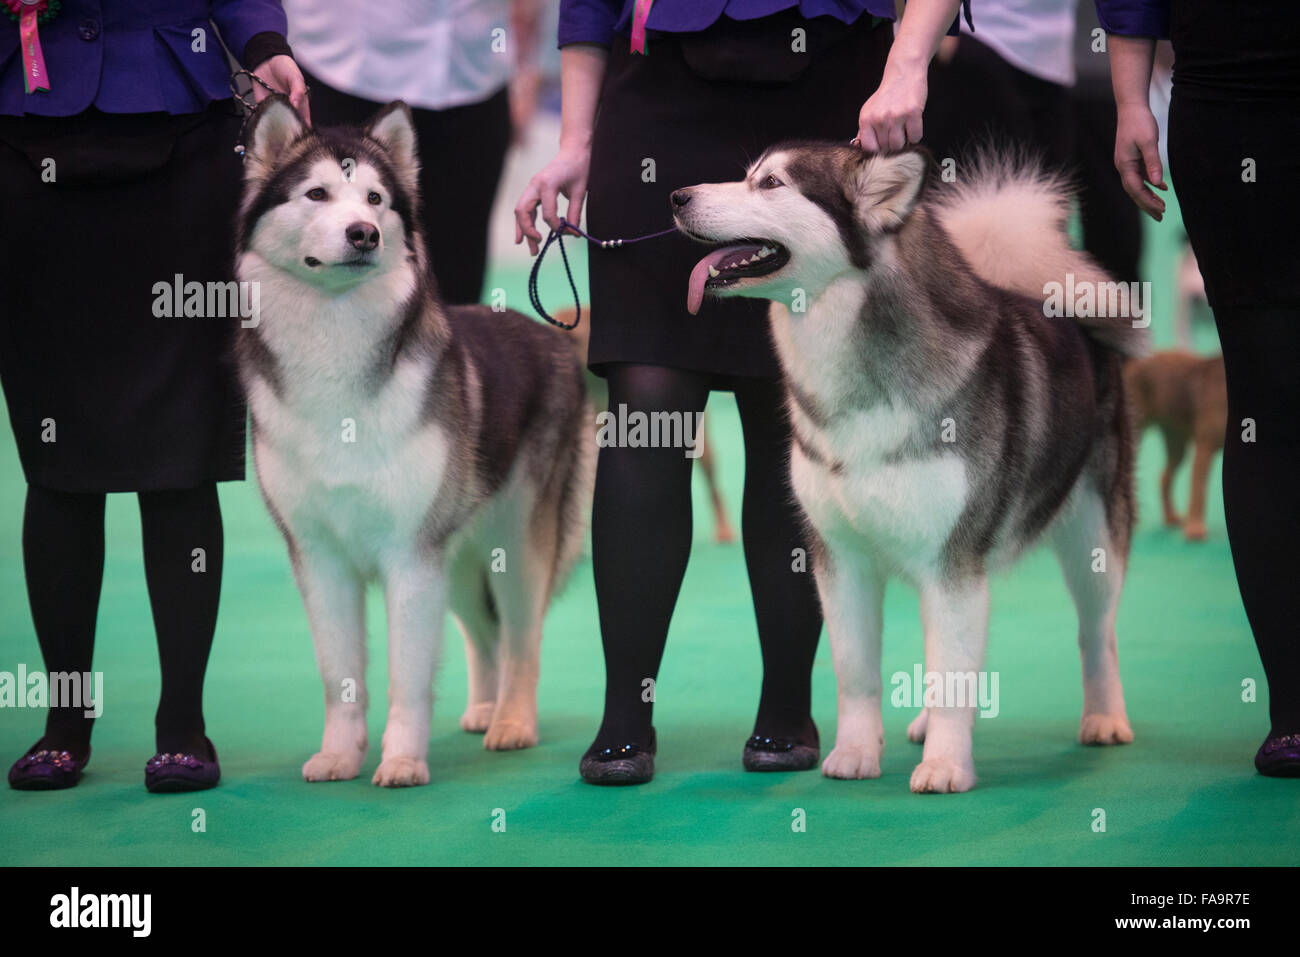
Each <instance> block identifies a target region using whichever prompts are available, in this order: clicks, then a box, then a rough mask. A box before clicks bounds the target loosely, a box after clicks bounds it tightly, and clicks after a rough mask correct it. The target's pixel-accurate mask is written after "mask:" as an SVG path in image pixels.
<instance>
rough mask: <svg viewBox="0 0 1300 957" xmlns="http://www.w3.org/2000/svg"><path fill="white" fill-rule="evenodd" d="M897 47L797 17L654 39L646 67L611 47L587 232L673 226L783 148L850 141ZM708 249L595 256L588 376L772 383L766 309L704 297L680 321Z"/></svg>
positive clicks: (879, 33)
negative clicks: (625, 372) (652, 372)
mask: <svg viewBox="0 0 1300 957" xmlns="http://www.w3.org/2000/svg"><path fill="white" fill-rule="evenodd" d="M795 28H803V29H804V30H805V31H806V35H807V43H808V47H807V52H803V53H800V52H795V51H792V50H791V45H792V39H791V37H792V30H794V29H795ZM892 38H893V32H892V29H891V26H890V25H889V23H887V22H883V23H880V24H879V25H875V24H874V23H873V21H872V18H870V17H868V16H863V17H862V18H860V19H859V20H858V22H857V23H855V24H853V25H851V26H850V25H844V24H840V23H838V22H835V21H832V20H831V18H829V17H818V18H816V19H814V20H804V19H802V18H801V17H799V16H798V15H797V14H796V13H793V12H790V13H784V14H777V15H773V16H771V17H764V18H762V19H760V20H751V21H743V22H741V21H734V20H730V19H729V18H726V17H723V18H722V19H720V20H719V21H718V22H717V23H716V24H714V25H713V26H712V27H710V28H709V29H708V30H705V31H703V32H702V33H698V34H680V35H674V34H651V35H650V37H649V39H648V41H647V49H648V51H649V54H648V55H647V56H642V55H640V54H631V53H629V51H628V43H627V39H626V38H624V37H615V39H614V44H613V48H612V49H611V51H610V55H609V60H608V64H607V67H606V73H605V79H604V85H603V88H602V90H601V97H600V109H599V114H598V116H597V120H596V127H595V132H594V141H593V144H592V155H591V171H590V177H589V182H588V200H587V222H588V227H589V231H590V232H591V233H592V235H594V236H596V237H598V238H600V239H608V238H617V237H630V236H637V235H642V234H645V233H650V232H655V231H658V230H661V229H667V228H668V227H670V226H671V225H672V215H671V210H670V204H669V195H670V194H671V193H672V191H673V190H675V189H678V188H680V187H683V186H691V185H694V184H696V183H708V182H725V181H729V180H738V179H740V178H741V177H742V176H743V175H744V172H745V169H746V167H747V166H748V165H749V163H750V162H751V161H753V160H755V159H757V158H758V156H759V155H760V154H761V153H762V152H763V150H764V149H766V148H767V147H768V146H771V145H772V144H774V143H777V142H780V141H781V140H787V139H800V138H802V139H809V138H815V139H830V140H838V141H840V142H845V143H847V142H848V141H849V140H851V139H852V138H853V137H854V136H856V135H857V126H858V111H859V110H860V109H861V108H862V104H863V102H864V101H865V100H866V98H867V97H868V96H870V95H871V93H872V92H873V91H874V90H875V88H876V86H877V85H878V84H879V81H880V76H881V73H882V71H883V70H884V65H885V59H886V57H887V56H888V53H889V45H890V42H891V40H892ZM648 160H649V161H653V181H652V182H647V181H646V180H647V179H649V173H648V172H647V170H648V169H649V167H648V165H647V161H648ZM704 252H705V249H704V247H703V246H701V245H700V244H699V243H695V242H692V241H691V240H689V239H687V238H686V237H684V236H680V235H670V236H666V237H663V238H661V239H654V240H649V241H647V242H644V243H638V244H636V245H633V246H623V247H621V248H618V249H609V250H603V249H600V248H598V247H592V248H591V256H590V266H589V271H590V277H591V317H592V319H591V346H590V350H589V352H588V363H589V365H590V366H591V369H592V371H594V372H596V373H600V372H601V369H602V367H603V366H604V365H605V364H606V363H611V362H631V363H641V364H648V365H662V366H670V367H674V368H681V369H689V370H693V371H697V372H710V373H715V374H718V375H720V376H728V375H738V376H761V377H775V376H777V375H778V374H779V367H778V364H777V359H776V356H775V354H774V352H773V348H772V344H771V337H770V334H769V331H768V323H767V319H766V315H767V303H766V302H765V301H762V300H756V299H725V300H724V299H712V298H706V299H705V302H704V306H703V307H702V308H701V310H700V312H699V315H697V316H692V315H690V314H689V313H688V312H687V311H686V287H687V279H688V278H689V276H690V273H691V268H692V267H693V266H694V265H695V263H696V262H697V261H698V260H699V258H700V257H701V256H702V255H704Z"/></svg>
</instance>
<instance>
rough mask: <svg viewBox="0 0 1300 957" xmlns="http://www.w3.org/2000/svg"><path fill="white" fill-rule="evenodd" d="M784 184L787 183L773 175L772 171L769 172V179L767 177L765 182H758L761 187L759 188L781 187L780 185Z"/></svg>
mask: <svg viewBox="0 0 1300 957" xmlns="http://www.w3.org/2000/svg"><path fill="white" fill-rule="evenodd" d="M784 185H785V183H783V182H781V181H780V180H779V179H777V178H776V177H775V176H773V175H772V174H771V173H768V174H767V179H765V180H763V182H761V183H759V184H758V188H759V189H776V188H778V187H780V186H784Z"/></svg>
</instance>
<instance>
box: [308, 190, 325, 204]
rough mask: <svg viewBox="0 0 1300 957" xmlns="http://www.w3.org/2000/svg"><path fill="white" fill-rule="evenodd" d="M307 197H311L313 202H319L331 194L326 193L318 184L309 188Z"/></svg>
mask: <svg viewBox="0 0 1300 957" xmlns="http://www.w3.org/2000/svg"><path fill="white" fill-rule="evenodd" d="M307 198H308V199H310V200H311V201H312V202H315V203H319V202H321V201H323V200H325V199H328V198H329V194H328V193H326V192H325V190H323V189H321V187H319V186H316V187H314V188H312V189H309V190H307Z"/></svg>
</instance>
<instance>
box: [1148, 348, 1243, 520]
mask: <svg viewBox="0 0 1300 957" xmlns="http://www.w3.org/2000/svg"><path fill="white" fill-rule="evenodd" d="M1124 387H1125V389H1126V390H1127V392H1128V396H1129V401H1130V403H1131V404H1132V408H1133V419H1134V425H1135V427H1136V428H1137V434H1138V435H1139V436H1140V435H1141V434H1142V432H1143V430H1144V429H1146V427H1147V426H1148V425H1154V426H1155V427H1156V428H1157V429H1159V430H1160V437H1161V438H1162V439H1163V440H1164V444H1165V467H1164V470H1163V471H1162V472H1161V473H1160V505H1161V509H1162V511H1163V512H1164V520H1165V524H1166V525H1169V526H1172V527H1175V528H1177V527H1181V528H1182V530H1183V535H1184V537H1185V538H1186V539H1187V540H1188V541H1189V542H1203V541H1205V539H1206V537H1207V535H1208V532H1207V531H1206V528H1205V504H1206V496H1207V488H1208V486H1209V480H1210V466H1211V465H1213V464H1214V457H1215V456H1216V455H1217V454H1218V453H1219V450H1220V449H1222V448H1223V439H1224V432H1225V431H1226V430H1227V428H1228V380H1227V376H1226V375H1225V373H1224V367H1223V356H1196V355H1192V353H1190V352H1183V351H1181V350H1177V349H1170V350H1167V351H1163V352H1157V353H1155V354H1154V355H1150V356H1147V357H1145V358H1142V359H1133V360H1132V361H1130V362H1128V363H1126V364H1125V366H1124ZM1189 444H1190V445H1192V446H1193V448H1194V451H1193V453H1192V488H1191V495H1190V497H1189V499H1188V503H1187V516H1186V517H1185V518H1184V517H1182V516H1180V515H1179V514H1178V509H1176V508H1175V507H1174V494H1173V489H1174V476H1175V475H1176V474H1177V473H1178V467H1179V466H1180V465H1182V463H1183V458H1184V456H1186V454H1187V446H1188V445H1189Z"/></svg>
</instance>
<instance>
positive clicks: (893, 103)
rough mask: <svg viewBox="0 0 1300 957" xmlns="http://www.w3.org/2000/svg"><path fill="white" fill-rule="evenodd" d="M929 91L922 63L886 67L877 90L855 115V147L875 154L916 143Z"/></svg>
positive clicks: (919, 135)
mask: <svg viewBox="0 0 1300 957" xmlns="http://www.w3.org/2000/svg"><path fill="white" fill-rule="evenodd" d="M928 91H929V86H928V84H927V82H926V64H925V63H906V64H895V63H893V62H892V61H891V62H890V63H889V64H887V65H886V67H885V73H884V76H883V78H882V79H881V81H880V86H879V87H878V88H877V89H876V92H875V93H873V94H871V97H870V98H869V99H868V100H867V102H866V103H863V104H862V109H861V110H860V111H859V112H858V145H859V146H861V147H862V149H863V150H865V151H866V152H868V153H877V152H890V151H893V150H901V149H902V148H903V147H904V146H906V145H907V144H908V143H919V142H920V141H921V132H922V128H921V112H922V111H923V110H924V109H925V98H926V94H927V93H928Z"/></svg>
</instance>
